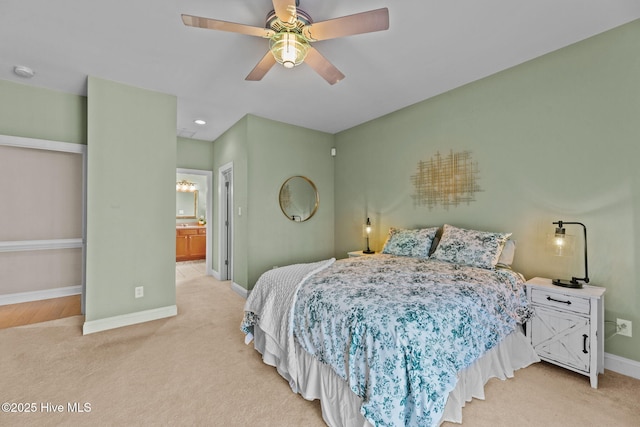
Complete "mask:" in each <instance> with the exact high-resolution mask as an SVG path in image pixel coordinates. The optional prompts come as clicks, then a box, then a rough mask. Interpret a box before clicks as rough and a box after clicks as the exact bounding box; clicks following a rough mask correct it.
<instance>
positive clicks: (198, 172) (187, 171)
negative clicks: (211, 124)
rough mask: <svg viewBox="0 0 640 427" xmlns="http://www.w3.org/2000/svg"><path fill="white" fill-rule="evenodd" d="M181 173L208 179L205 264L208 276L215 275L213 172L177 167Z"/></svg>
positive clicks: (177, 171)
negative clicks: (213, 260)
mask: <svg viewBox="0 0 640 427" xmlns="http://www.w3.org/2000/svg"><path fill="white" fill-rule="evenodd" d="M179 173H184V174H189V175H201V176H205V177H206V179H207V197H206V199H205V201H206V203H207V210H206V212H205V218H206V220H207V223H206V225H205V227H206V229H207V255H206V257H205V264H206V265H207V276H213V275H214V274H213V266H212V263H211V260H212V257H213V246H212V243H211V242H212V241H213V239H212V237H213V232H212V226H211V224H212V222H213V218H212V216H213V215H212V212H213V209H212V207H213V191H212V188H213V172H211V171H208V170H201V169H185V168H176V174H179Z"/></svg>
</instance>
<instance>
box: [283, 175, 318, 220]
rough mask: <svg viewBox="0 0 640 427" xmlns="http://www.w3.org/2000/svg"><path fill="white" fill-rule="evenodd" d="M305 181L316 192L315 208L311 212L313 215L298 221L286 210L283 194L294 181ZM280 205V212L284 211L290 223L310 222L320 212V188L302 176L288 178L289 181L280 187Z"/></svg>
mask: <svg viewBox="0 0 640 427" xmlns="http://www.w3.org/2000/svg"><path fill="white" fill-rule="evenodd" d="M296 178H298V179H303V180H305V181H306V182H307V183H308V184H309V185H310V186H311V189H312V190H313V192H314V195H315V205H314V207H313V210H312V211H311V213H310V214H309V216H307V217H306V218H301V219H300V220H299V221H297V220H296V219H295V215H289V213H288V212H287V211H286V210H285V207H284V206H283V205H282V192H283V190H284V188H285V187H286V186H287V184H289V182H290V181H291V180H292V179H296ZM278 204H279V205H280V210H281V211H282V213H283V214H284V216H286V217H287V219H288V220H289V221H293V222H305V221H307V220H309V219H310V218H312V217H313V216H314V215H315V213H316V212H317V211H318V205H319V204H320V197H319V195H318V188H317V187H316V185H315V184H314V183H313V181H311V180H310V179H309V178H307V177H306V176H302V175H295V176H292V177H290V178H288V179H287V180H285V181H284V182H283V183H282V185H281V186H280V191H279V192H278Z"/></svg>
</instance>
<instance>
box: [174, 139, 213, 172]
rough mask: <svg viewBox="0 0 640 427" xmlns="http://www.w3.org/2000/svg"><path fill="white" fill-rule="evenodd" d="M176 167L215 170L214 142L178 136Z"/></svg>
mask: <svg viewBox="0 0 640 427" xmlns="http://www.w3.org/2000/svg"><path fill="white" fill-rule="evenodd" d="M176 155H177V160H176V167H178V168H184V169H197V170H205V171H211V170H213V143H212V142H211V141H203V140H201V139H189V138H182V137H178V148H177V154H176Z"/></svg>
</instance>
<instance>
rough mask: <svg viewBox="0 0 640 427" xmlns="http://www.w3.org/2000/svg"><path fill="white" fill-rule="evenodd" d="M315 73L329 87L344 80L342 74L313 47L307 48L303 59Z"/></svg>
mask: <svg viewBox="0 0 640 427" xmlns="http://www.w3.org/2000/svg"><path fill="white" fill-rule="evenodd" d="M304 62H306V63H307V64H308V65H309V66H310V67H311V68H313V69H314V70H315V72H316V73H318V74H320V76H322V78H323V79H325V80H326V81H327V82H328V83H329V84H330V85H334V84H336V83H338V82H339V81H340V80H342V79H344V74H342V73H341V72H340V70H338V69H337V68H336V67H335V66H334V65H333V64H332V63H331V62H329V61H328V60H327V58H325V57H324V56H322V55H321V54H320V52H318V50H317V49H316V48H314V47H309V50H308V51H307V57H306V58H305V59H304Z"/></svg>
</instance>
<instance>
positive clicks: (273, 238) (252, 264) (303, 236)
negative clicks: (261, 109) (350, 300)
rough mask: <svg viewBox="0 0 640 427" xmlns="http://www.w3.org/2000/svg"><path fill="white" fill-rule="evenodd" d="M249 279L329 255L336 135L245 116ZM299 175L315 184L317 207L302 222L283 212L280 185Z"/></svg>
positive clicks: (254, 279) (330, 247)
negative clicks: (311, 214) (331, 151)
mask: <svg viewBox="0 0 640 427" xmlns="http://www.w3.org/2000/svg"><path fill="white" fill-rule="evenodd" d="M247 123H248V135H247V136H248V142H249V144H248V153H249V156H248V173H249V178H248V184H249V187H248V192H249V193H248V195H249V199H248V205H247V218H248V230H247V233H248V235H247V238H248V252H246V253H247V254H248V258H249V265H248V279H249V282H248V283H249V285H250V287H251V288H253V285H254V284H255V282H256V281H257V280H258V278H259V277H260V275H261V274H262V273H264V272H265V271H266V270H268V269H270V268H273V267H274V266H276V265H284V264H292V263H299V262H312V261H318V260H320V259H326V258H331V257H332V256H333V249H334V247H333V246H334V240H333V234H332V231H333V218H334V204H333V203H334V194H333V192H334V158H333V157H331V155H330V149H331V147H332V146H333V144H334V136H333V135H331V134H328V133H324V132H318V131H314V130H310V129H305V128H301V127H298V126H292V125H287V124H284V123H280V122H275V121H272V120H267V119H263V118H260V117H256V116H251V115H250V116H248V117H247ZM295 175H303V176H306V177H307V178H309V179H310V180H311V181H313V183H314V184H315V185H316V188H317V189H318V195H319V199H320V201H319V204H318V210H317V212H316V214H315V215H314V216H313V217H311V218H310V219H308V220H307V221H305V222H293V221H291V220H289V219H288V218H287V217H285V215H284V214H283V213H282V210H281V209H280V204H279V202H278V195H279V193H280V187H281V186H282V184H283V183H284V181H286V180H287V179H288V178H290V177H291V176H295Z"/></svg>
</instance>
